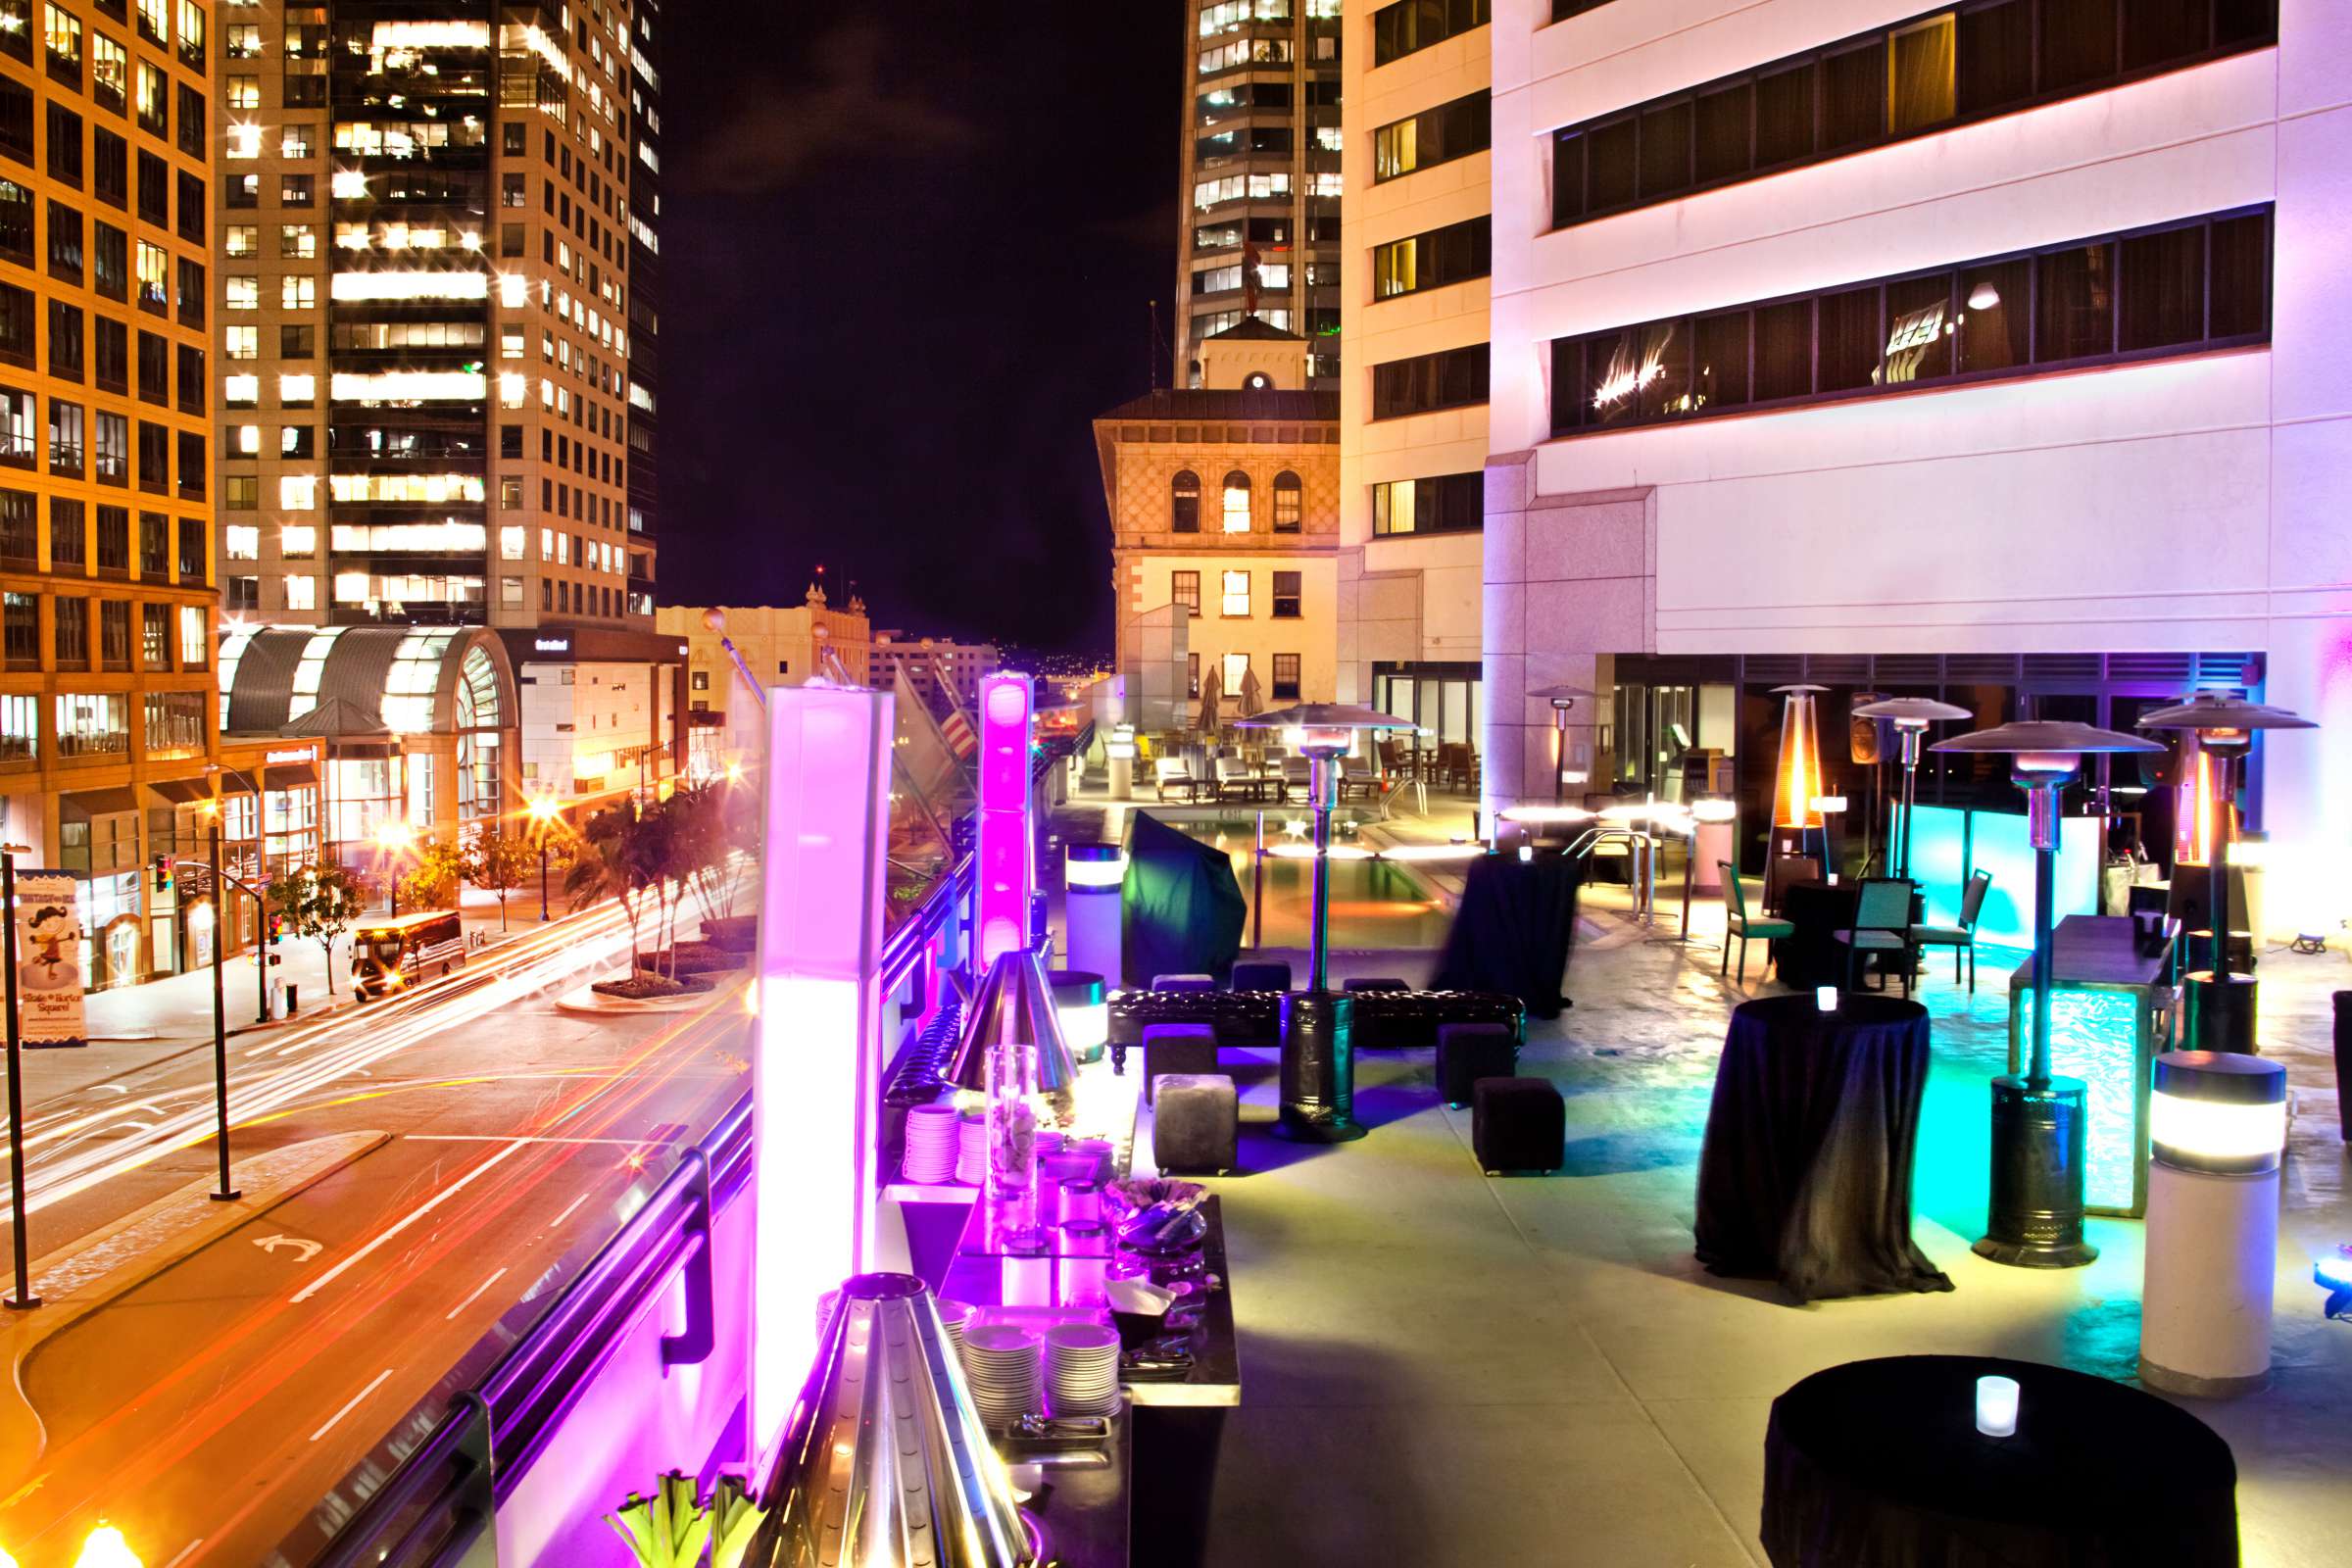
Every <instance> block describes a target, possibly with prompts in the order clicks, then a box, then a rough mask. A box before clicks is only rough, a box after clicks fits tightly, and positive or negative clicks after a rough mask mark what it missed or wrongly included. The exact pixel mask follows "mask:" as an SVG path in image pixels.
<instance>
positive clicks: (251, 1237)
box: [0, 907, 746, 1568]
mask: <svg viewBox="0 0 2352 1568" xmlns="http://www.w3.org/2000/svg"><path fill="white" fill-rule="evenodd" d="M627 946H628V928H627V924H626V922H625V921H624V920H623V919H622V918H621V916H620V915H619V913H618V911H617V910H616V909H613V908H612V907H602V908H599V909H594V910H590V911H587V912H585V913H582V914H580V915H576V916H572V917H570V918H568V919H564V920H561V921H557V922H555V923H553V924H551V925H549V926H546V927H540V928H536V929H532V930H529V931H528V932H526V933H524V934H522V935H519V936H517V937H515V939H514V940H512V941H510V942H508V943H506V944H504V945H502V946H499V947H496V948H492V949H490V950H487V951H485V952H479V953H477V954H475V955H474V956H473V958H472V960H471V962H470V963H469V964H468V965H467V967H466V969H464V970H462V971H461V972H460V973H458V974H457V975H454V976H451V977H450V978H448V979H447V980H443V981H438V982H435V983H433V984H431V985H429V986H426V987H423V988H421V989H419V990H418V991H417V992H416V993H414V994H412V995H409V996H407V997H403V998H400V999H398V1000H396V1001H390V1002H385V1003H378V1004H370V1005H368V1006H367V1007H365V1008H359V1007H348V1006H347V1007H346V1008H345V1009H344V1010H341V1011H338V1012H336V1013H334V1014H332V1015H331V1016H329V1017H327V1018H325V1019H323V1020H321V1021H319V1022H315V1023H302V1024H296V1025H292V1026H289V1027H275V1028H269V1029H260V1030H254V1031H251V1032H249V1033H247V1034H244V1035H240V1036H239V1037H237V1038H236V1039H234V1040H232V1041H231V1043H230V1076H231V1091H230V1109H231V1117H232V1130H231V1140H230V1142H231V1147H232V1151H233V1153H234V1156H235V1159H236V1160H237V1162H238V1171H239V1181H240V1185H244V1184H245V1182H244V1176H243V1172H244V1171H245V1170H246V1169H247V1168H248V1163H249V1162H253V1161H258V1160H262V1159H264V1158H265V1157H268V1158H271V1159H280V1160H288V1161H293V1162H296V1163H300V1162H301V1161H302V1160H303V1159H304V1158H305V1157H306V1155H307V1154H308V1152H310V1151H311V1150H313V1149H316V1148H330V1149H331V1150H334V1151H343V1150H345V1149H346V1145H347V1144H352V1143H358V1142H362V1141H358V1140H351V1139H348V1138H347V1139H346V1143H345V1144H337V1145H332V1146H326V1145H320V1144H319V1143H318V1142H317V1141H319V1140H326V1139H330V1138H334V1137H336V1136H337V1135H354V1134H362V1133H368V1134H379V1135H387V1136H386V1138H385V1140H384V1141H382V1142H380V1143H377V1144H375V1146H374V1147H372V1148H366V1149H364V1151H363V1152H358V1153H357V1154H356V1157H345V1155H344V1154H343V1153H341V1152H338V1153H335V1154H334V1157H332V1158H330V1159H328V1160H326V1161H323V1162H320V1163H319V1165H318V1167H317V1168H318V1170H319V1172H321V1173H319V1174H315V1175H310V1176H306V1177H305V1178H303V1179H304V1180H305V1181H306V1182H307V1185H300V1186H299V1189H298V1190H295V1191H292V1192H291V1193H290V1194H288V1195H286V1196H282V1198H281V1199H280V1200H279V1201H274V1202H271V1203H270V1204H269V1206H267V1207H266V1208H263V1207H261V1206H260V1194H259V1193H258V1192H257V1193H254V1194H249V1195H248V1196H249V1198H252V1199H255V1200H256V1201H255V1202H254V1203H253V1204H252V1205H251V1208H250V1209H249V1207H248V1205H247V1204H227V1205H221V1208H226V1209H228V1210H231V1211H232V1212H230V1213H228V1214H227V1215H225V1216H223V1215H222V1214H221V1208H216V1207H213V1206H212V1205H209V1204H205V1203H204V1202H203V1198H202V1185H203V1184H207V1183H209V1180H210V1178H211V1176H212V1173H213V1171H214V1168H215V1167H214V1161H215V1157H216V1152H215V1147H214V1144H213V1141H212V1128H213V1117H214V1108H213V1101H212V1053H211V1051H210V1049H209V1042H207V1043H206V1044H205V1046H204V1048H203V1049H192V1050H179V1049H169V1048H170V1046H171V1044H172V1043H171V1042H169V1041H165V1042H160V1043H159V1049H158V1050H156V1051H153V1052H151V1053H149V1059H147V1060H146V1062H145V1064H144V1065H137V1066H133V1067H131V1068H130V1069H128V1070H127V1071H125V1072H123V1073H122V1074H120V1075H118V1076H114V1077H110V1078H92V1077H90V1076H89V1075H88V1062H87V1060H86V1059H85V1060H83V1061H79V1062H76V1063H75V1064H74V1065H75V1067H76V1068H77V1069H79V1071H78V1073H77V1074H76V1077H77V1083H76V1086H75V1087H73V1088H72V1089H70V1090H66V1091H62V1092H59V1093H57V1094H54V1095H52V1096H50V1097H49V1098H47V1099H45V1100H40V1101H39V1102H38V1103H37V1108H32V1107H28V1124H29V1125H30V1127H31V1129H32V1130H31V1131H30V1133H29V1134H28V1137H27V1146H28V1147H27V1151H26V1162H27V1178H28V1180H27V1187H28V1190H29V1193H30V1204H31V1207H32V1210H33V1212H32V1217H31V1221H30V1228H29V1229H30V1237H31V1240H32V1243H33V1245H32V1249H31V1250H32V1253H33V1255H34V1257H35V1258H36V1259H42V1258H45V1257H47V1258H56V1259H58V1260H60V1266H59V1267H58V1269H57V1279H58V1281H59V1282H60V1283H66V1282H69V1281H73V1280H80V1281H83V1282H84V1285H85V1289H86V1288H88V1286H87V1284H86V1282H88V1281H89V1280H91V1279H93V1278H95V1277H96V1273H97V1270H98V1268H99V1266H100V1263H104V1264H106V1265H107V1267H108V1268H109V1269H110V1270H116V1271H115V1272H110V1273H108V1274H107V1276H106V1277H107V1278H108V1279H112V1280H114V1281H116V1282H118V1284H119V1285H126V1286H127V1288H123V1289H120V1290H119V1292H115V1293H112V1294H111V1299H106V1300H105V1301H104V1302H103V1304H100V1305H97V1306H96V1307H95V1308H94V1309H92V1310H89V1311H88V1312H87V1313H86V1315H81V1316H78V1317H72V1316H71V1315H70V1314H71V1313H72V1311H73V1307H72V1304H71V1302H72V1298H71V1297H69V1296H68V1295H67V1294H66V1292H64V1291H60V1290H58V1289H56V1288H54V1287H53V1285H52V1284H51V1283H50V1282H49V1280H48V1279H47V1278H45V1272H46V1271H45V1270H44V1268H43V1267H42V1265H41V1264H40V1263H38V1262H36V1266H35V1271H34V1273H35V1278H34V1290H35V1292H36V1294H40V1295H43V1296H44V1297H45V1298H50V1300H49V1301H48V1302H47V1303H46V1304H44V1306H43V1307H41V1308H40V1309H38V1310H36V1311H35V1312H33V1313H31V1314H29V1315H27V1316H25V1317H22V1318H16V1319H13V1320H12V1321H10V1322H9V1323H7V1324H5V1325H0V1327H5V1328H7V1329H9V1330H12V1331H13V1335H12V1339H11V1342H10V1350H9V1353H10V1354H11V1357H12V1361H13V1364H14V1369H15V1374H16V1380H15V1390H14V1391H13V1402H15V1403H16V1404H17V1408H16V1410H14V1411H12V1412H11V1414H10V1415H9V1416H8V1417H6V1418H0V1433H5V1434H6V1437H5V1439H4V1440H0V1464H5V1465H6V1466H7V1467H8V1471H9V1473H8V1474H6V1475H5V1476H0V1547H4V1548H5V1549H7V1550H8V1551H10V1552H12V1553H14V1554H15V1556H16V1557H17V1559H18V1560H19V1561H20V1562H21V1563H23V1564H25V1568H36V1565H40V1564H47V1563H58V1564H66V1563H71V1562H72V1561H73V1554H74V1553H75V1552H76V1551H77V1550H78V1549H79V1546H80V1543H81V1541H82V1539H83V1537H84V1536H85V1535H86V1534H87V1533H88V1531H89V1529H90V1528H92V1527H93V1526H94V1525H96V1524H97V1523H98V1522H99V1521H100V1520H101V1519H102V1518H103V1519H106V1520H108V1521H111V1522H112V1523H114V1524H116V1525H117V1526H119V1527H120V1528H122V1529H123V1532H124V1534H125V1536H126V1537H127V1538H128V1539H129V1540H130V1541H131V1543H132V1545H133V1548H134V1549H135V1550H136V1551H137V1552H138V1553H139V1554H140V1556H141V1558H142V1559H143V1560H144V1561H145V1562H147V1563H148V1564H150V1565H151V1568H160V1565H165V1564H193V1563H198V1562H217V1563H234V1564H240V1565H242V1564H253V1563H262V1562H269V1561H271V1560H274V1556H275V1550H276V1547H277V1546H278V1544H280V1543H281V1542H282V1541H284V1540H285V1539H286V1538H287V1536H288V1535H289V1533H290V1532H294V1531H297V1530H298V1529H300V1528H302V1527H304V1524H305V1520H306V1518H307V1517H308V1516H309V1515H310V1514H311V1513H312V1511H313V1509H314V1508H315V1507H317V1506H318V1505H319V1501H320V1499H321V1498H322V1497H327V1496H328V1495H329V1494H330V1493H332V1492H333V1491H334V1489H335V1488H336V1485H337V1483H338V1482H339V1481H341V1480H342V1479H343V1477H344V1476H345V1475H346V1474H347V1473H348V1472H349V1471H350V1470H351V1469H352V1467H353V1466H354V1465H355V1464H357V1463H358V1462H359V1461H361V1460H362V1459H363V1458H364V1457H365V1456H366V1455H367V1454H368V1450H369V1449H370V1448H372V1447H374V1446H376V1445H377V1444H378V1443H379V1442H380V1441H382V1440H383V1438H384V1437H385V1436H386V1434H387V1433H389V1432H390V1431H392V1430H393V1428H394V1427H395V1426H396V1425H397V1424H398V1423H399V1421H400V1418H401V1417H402V1416H403V1415H405V1414H406V1413H407V1412H408V1411H409V1410H410V1409H411V1408H412V1406H414V1405H415V1404H417V1401H418V1400H419V1399H422V1398H424V1397H427V1396H429V1395H431V1394H432V1393H433V1391H434V1389H435V1386H436V1385H437V1384H438V1383H439V1382H440V1381H441V1380H442V1379H443V1377H444V1376H445V1375H446V1374H448V1373H449V1372H450V1370H451V1368H452V1367H453V1366H455V1365H456V1364H457V1363H458V1362H459V1361H460V1359H461V1358H462V1357H463V1356H464V1355H465V1353H466V1351H467V1350H468V1349H469V1348H472V1347H473V1346H474V1345H475V1344H476V1343H477V1342H478V1341H479V1340H480V1339H481V1338H482V1336H483V1335H484V1334H485V1332H487V1331H488V1330H489V1329H490V1328H491V1327H492V1325H494V1324H495V1323H497V1322H498V1321H499V1319H500V1318H501V1317H502V1316H504V1315H505V1314H507V1313H508V1312H509V1311H510V1309H512V1308H515V1306H516V1303H517V1302H523V1301H531V1300H537V1301H541V1302H544V1301H545V1300H547V1299H550V1296H551V1294H552V1287H553V1286H554V1285H555V1284H557V1283H558V1282H559V1280H560V1278H561V1276H562V1274H563V1271H564V1266H565V1265H566V1264H567V1263H568V1264H570V1265H573V1266H576V1264H577V1263H578V1262H580V1261H582V1260H584V1259H585V1258H586V1256H588V1255H589V1254H590V1253H591V1252H592V1251H593V1250H594V1249H595V1247H596V1246H597V1245H599V1244H600V1243H601V1242H602V1241H603V1239H604V1238H605V1237H606V1236H608V1235H609V1234H610V1233H611V1230H612V1227H613V1223H614V1222H615V1216H616V1211H617V1210H623V1209H624V1208H625V1205H626V1204H627V1203H628V1202H629V1201H630V1200H631V1195H632V1193H642V1192H643V1191H644V1190H645V1189H647V1188H649V1187H650V1186H651V1185H652V1184H653V1183H655V1182H658V1181H659V1180H660V1179H661V1177H662V1174H663V1173H664V1172H665V1171H666V1170H667V1169H668V1167H669V1165H670V1163H671V1162H672V1160H673V1159H674V1157H675V1155H674V1151H675V1150H676V1149H678V1148H681V1147H684V1146H687V1145H691V1143H692V1142H693V1141H694V1140H695V1139H696V1138H697V1137H699V1136H700V1135H701V1133H702V1132H703V1131H704V1130H705V1129H706V1128H707V1127H708V1126H709V1125H710V1124H711V1121H713V1120H714V1119H715V1118H716V1117H717V1116H718V1115H719V1114H720V1113H721V1112H722V1111H723V1110H724V1109H725V1108H726V1106H727V1105H728V1104H729V1103H731V1102H732V1101H733V1099H734V1098H735V1097H736V1096H737V1095H738V1094H739V1093H740V1091H741V1085H742V1082H743V1074H744V1071H745V1062H744V1058H743V1051H744V1049H745V1041H744V1024H745V1022H746V1014H745V1012H744V1010H743V1006H742V1000H741V998H742V992H741V988H740V986H727V987H723V988H722V989H721V990H720V992H719V993H718V995H717V996H716V997H715V998H714V999H713V1000H712V1001H711V1004H709V1005H707V1006H705V1007H703V1008H701V1009H699V1010H695V1011H687V1012H677V1013H669V1014H650V1015H637V1016H615V1015H598V1014H584V1013H580V1012H576V1011H565V1010H562V1009H560V1008H559V1007H558V1005H557V1003H558V1000H559V999H560V998H562V997H564V995H566V994H567V993H571V992H574V991H576V990H577V989H578V988H579V987H580V986H582V985H584V984H585V983H586V982H587V981H588V980H591V979H594V978H599V977H601V976H602V975H604V974H607V973H611V972H614V970H615V968H616V966H617V965H618V964H619V963H622V962H625V955H626V951H627ZM245 973H246V976H247V978H248V982H249V984H250V977H251V973H252V971H251V969H250V967H247V968H246V970H245ZM234 995H235V993H234V992H233V990H232V998H233V997H234ZM306 995H307V993H306ZM204 1002H205V1005H206V1008H207V1010H208V1017H207V1021H208V1023H209V1005H210V997H209V992H207V993H206V994H205V996H204ZM230 1016H231V1021H232V1024H233V1023H235V1022H236V1021H238V1020H237V1017H236V1014H235V1013H234V1012H233V1011H232V1013H231V1015H230ZM252 1016H253V1012H252V1007H251V1001H250V995H248V999H247V1009H246V1012H245V1016H244V1021H245V1022H248V1023H250V1022H251V1020H252ZM107 1049H109V1048H107V1047H103V1046H101V1047H93V1048H92V1050H91V1052H89V1053H75V1054H74V1055H76V1056H79V1057H84V1058H88V1057H92V1056H94V1055H95V1054H97V1053H98V1052H101V1051H105V1050H107ZM61 1055H62V1053H61ZM47 1065H48V1062H47V1059H46V1058H34V1059H33V1060H32V1061H31V1062H30V1063H29V1064H28V1066H27V1072H26V1076H27V1081H28V1085H29V1084H36V1083H38V1082H39V1081H40V1079H39V1075H40V1074H41V1072H42V1071H43V1069H44V1068H45V1067H46V1066H47ZM191 1184H196V1185H195V1187H194V1196H193V1198H192V1199H189V1198H188V1197H187V1195H186V1194H183V1195H182V1199H181V1200H180V1201H178V1203H177V1209H176V1211H177V1212H182V1213H185V1214H187V1215H189V1216H190V1218H189V1222H188V1223H189V1226H190V1227H191V1228H192V1227H194V1226H197V1225H203V1224H204V1223H205V1222H206V1221H211V1222H212V1223H211V1224H210V1225H209V1227H208V1228H206V1229H205V1230H203V1231H202V1232H201V1233H200V1234H195V1233H192V1234H191V1236H190V1239H189V1240H188V1241H187V1242H185V1243H183V1244H180V1245H179V1246H178V1250H179V1251H181V1252H182V1253H184V1255H183V1256H180V1257H177V1258H176V1259H175V1260H173V1261H171V1262H169V1263H167V1264H165V1265H164V1266H163V1267H162V1268H161V1269H160V1271H158V1270H156V1269H154V1268H152V1267H150V1268H146V1269H139V1268H124V1267H122V1266H121V1265H120V1264H119V1263H117V1262H115V1261H114V1260H112V1259H111V1257H108V1256H101V1258H100V1259H99V1262H97V1263H93V1262H90V1261H87V1260H79V1261H77V1260H76V1259H75V1249H76V1248H84V1249H88V1248H92V1247H93V1246H96V1244H93V1243H90V1242H87V1241H84V1240H81V1239H84V1238H89V1237H91V1236H92V1235H93V1233H101V1234H103V1233H104V1228H105V1227H108V1226H110V1225H113V1224H115V1223H116V1222H118V1221H120V1220H121V1219H122V1218H123V1216H125V1215H128V1214H131V1213H132V1212H133V1211H134V1210H140V1209H142V1206H143V1205H148V1204H151V1203H155V1202H157V1201H159V1200H166V1199H168V1198H170V1196H171V1195H172V1194H174V1193H175V1192H178V1191H180V1190H182V1189H189V1188H190V1187H191ZM164 1207H165V1208H166V1209H168V1210H169V1209H172V1207H173V1205H172V1203H166V1204H165V1205H164ZM256 1210H258V1211H256ZM150 1223H155V1222H150ZM139 1234H141V1235H144V1234H146V1232H145V1231H144V1230H142V1231H141V1232H140V1233H139ZM98 1250H100V1251H101V1252H102V1253H104V1252H105V1250H106V1249H105V1248H103V1247H101V1248H99V1249H98ZM171 1251H172V1244H171V1243H166V1244H165V1245H164V1247H163V1248H162V1249H161V1253H162V1254H163V1255H168V1254H169V1253H170V1252H171ZM97 1288H98V1289H100V1290H102V1291H108V1290H110V1288H109V1287H107V1286H105V1285H104V1283H103V1281H102V1282H101V1283H100V1285H99V1286H98V1287H97ZM53 1313H55V1314H65V1315H66V1320H65V1321H63V1323H62V1326H60V1327H57V1328H54V1329H51V1328H49V1327H47V1326H46V1325H45V1323H44V1316H45V1315H47V1314H53ZM526 1313H527V1309H526ZM347 1500H348V1499H347ZM336 1506H339V1505H338V1504H333V1503H330V1505H329V1508H328V1510H327V1511H328V1512H330V1513H331V1512H333V1511H334V1508H335V1507H336Z"/></svg>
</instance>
